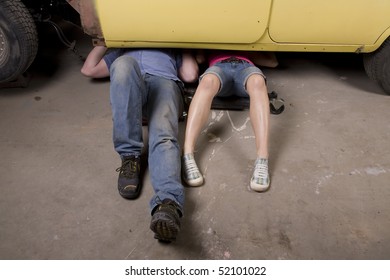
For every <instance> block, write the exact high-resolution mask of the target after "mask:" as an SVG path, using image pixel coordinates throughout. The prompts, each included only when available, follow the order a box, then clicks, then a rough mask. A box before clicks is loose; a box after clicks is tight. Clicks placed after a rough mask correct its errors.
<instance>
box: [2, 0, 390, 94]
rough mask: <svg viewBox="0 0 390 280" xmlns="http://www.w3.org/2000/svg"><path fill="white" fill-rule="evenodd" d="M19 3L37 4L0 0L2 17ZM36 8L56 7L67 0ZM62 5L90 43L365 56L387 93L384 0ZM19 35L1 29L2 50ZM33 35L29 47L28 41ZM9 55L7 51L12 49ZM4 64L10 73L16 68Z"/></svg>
mask: <svg viewBox="0 0 390 280" xmlns="http://www.w3.org/2000/svg"><path fill="white" fill-rule="evenodd" d="M19 2H23V3H24V4H26V5H27V3H35V2H37V1H28V0H1V1H0V4H1V5H2V7H1V9H2V10H4V13H5V8H7V7H8V6H9V5H16V3H19ZM38 2H50V3H51V5H53V3H57V5H59V4H58V3H61V2H65V0H57V1H53V0H52V1H43V0H40V1H38ZM4 3H8V6H6V5H5V4H4ZM65 3H66V4H67V5H68V6H71V7H73V8H74V10H76V11H77V12H78V13H79V14H80V19H81V24H82V27H83V29H84V31H85V32H86V33H87V34H89V35H91V36H92V37H93V38H94V43H95V44H105V45H106V46H108V47H130V48H132V47H169V48H172V47H173V48H201V49H232V50H253V51H275V52H348V53H358V54H363V55H362V56H363V58H364V65H365V69H366V72H367V74H368V76H369V77H370V78H372V79H373V80H375V81H377V82H378V83H379V84H380V86H381V87H382V88H383V90H384V91H385V92H386V93H387V94H390V1H389V0H371V1H367V0H343V1H338V0H328V1H316V0H311V1H310V0H244V1H234V0H223V1H219V0H196V1H195V0H193V1H191V0H188V1H183V0H181V1H179V0H164V1H157V0H156V1H134V0H109V1H108V0H66V2H65ZM20 4H22V3H20ZM30 5H31V4H30ZM40 5H42V4H40ZM18 6H19V5H18ZM8 8H9V7H8ZM30 10H31V9H30ZM20 11H21V9H20V8H19V7H18V15H19V17H15V16H12V18H11V20H9V23H10V24H12V25H15V20H16V19H18V18H20V19H22V20H23V21H25V20H26V17H24V16H22V14H21V12H20ZM10 13H11V12H9V13H8V15H9V14H10ZM0 15H1V12H0ZM6 20H7V19H6ZM5 22H7V21H5ZM29 27H30V29H31V24H30V26H29ZM17 30H20V29H17V28H13V29H10V30H8V29H7V28H4V29H3V31H2V29H1V28H0V43H3V46H7V34H11V35H12V33H13V32H16V31H17ZM31 33H32V32H29V33H28V35H29V37H28V38H29V40H28V41H29V42H30V41H33V40H31ZM8 37H12V36H8ZM14 37H17V36H14ZM14 41H15V40H14ZM20 45H21V46H24V47H25V50H26V52H27V53H28V51H29V50H30V49H31V48H30V47H28V45H27V44H26V42H25V41H24V42H23V44H20ZM1 48H2V47H1V45H0V50H1V52H0V70H1V71H0V72H1V73H6V71H5V70H6V67H3V66H2V64H3V65H6V64H5V63H4V61H6V60H7V59H8V57H11V55H6V54H7V52H6V51H4V50H6V48H4V47H3V49H1ZM9 49H10V51H9V53H11V51H16V50H17V49H16V48H9ZM30 56H31V55H30ZM2 61H3V63H2ZM28 61H31V57H29V59H28ZM9 65H12V66H13V67H15V63H9ZM19 68H20V69H22V68H21V67H19ZM14 76H15V75H14ZM0 77H1V74H0ZM1 80H2V79H0V82H1ZM3 80H5V78H4V77H3Z"/></svg>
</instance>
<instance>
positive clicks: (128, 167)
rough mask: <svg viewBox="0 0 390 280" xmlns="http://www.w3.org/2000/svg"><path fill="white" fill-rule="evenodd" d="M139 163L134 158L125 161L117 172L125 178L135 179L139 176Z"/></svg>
mask: <svg viewBox="0 0 390 280" xmlns="http://www.w3.org/2000/svg"><path fill="white" fill-rule="evenodd" d="M137 166H138V164H137V162H136V161H135V159H133V158H129V159H125V160H124V161H123V163H122V166H121V167H118V168H117V169H116V172H119V173H121V174H123V176H125V177H128V178H133V177H134V175H135V174H137Z"/></svg>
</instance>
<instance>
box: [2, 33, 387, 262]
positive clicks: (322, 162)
mask: <svg viewBox="0 0 390 280" xmlns="http://www.w3.org/2000/svg"><path fill="white" fill-rule="evenodd" d="M73 31H74V30H66V32H67V33H68V34H72V35H74V36H76V38H77V39H79V41H78V44H77V46H78V48H79V50H80V53H81V54H82V55H86V54H87V52H88V50H89V48H90V40H89V38H86V37H84V36H82V35H80V34H78V33H77V31H75V32H73ZM72 39H73V38H72ZM57 41H58V40H57V39H56V37H55V36H51V37H50V36H49V37H48V38H47V40H46V41H45V42H43V43H42V44H41V49H40V53H39V56H38V58H37V60H36V62H35V64H34V65H33V67H32V68H31V70H30V75H31V81H30V84H29V86H28V87H27V88H14V89H10V88H9V89H0V116H1V118H0V127H1V134H0V155H1V161H0V188H1V196H0V258H1V259H389V258H390V219H389V216H390V203H389V201H390V183H389V182H390V157H389V143H388V141H389V138H390V125H389V119H390V110H389V108H390V97H389V96H386V95H383V93H381V90H380V88H379V87H378V86H377V85H376V84H375V83H374V82H372V81H370V80H369V79H368V78H367V77H366V75H365V73H364V70H363V67H362V63H361V60H360V59H361V57H359V56H357V55H339V54H337V55H336V54H323V55H312V54H282V55H279V60H280V62H281V66H280V67H279V68H278V69H273V70H267V69H265V70H264V71H265V73H266V74H267V76H268V81H269V90H270V91H271V90H275V91H276V92H278V94H279V96H280V97H282V98H283V99H284V100H285V101H286V110H285V112H283V113H282V114H281V115H272V116H271V125H270V129H271V141H270V142H271V147H270V154H271V157H270V168H271V176H272V187H271V189H270V190H269V191H268V192H266V193H262V194H258V193H254V192H251V191H249V190H248V184H249V179H250V176H251V174H252V169H253V162H254V160H255V154H254V136H253V132H252V129H251V126H250V122H249V119H248V112H247V111H220V110H215V111H213V112H212V114H211V116H210V122H209V124H208V126H207V128H205V130H204V132H203V133H202V135H201V137H200V139H199V142H198V150H197V154H196V156H197V158H198V159H199V165H200V168H201V169H202V171H203V172H204V175H205V179H206V184H205V185H204V186H203V187H200V188H192V189H191V188H186V205H185V213H186V214H185V217H184V219H183V221H182V232H181V233H180V235H179V237H178V240H177V241H176V242H175V243H172V244H170V245H164V244H160V243H158V242H157V241H156V240H155V239H153V233H152V232H151V231H150V230H149V222H150V216H149V209H148V202H149V199H150V198H151V196H152V194H153V190H152V187H151V185H150V181H149V176H148V172H146V174H145V178H144V188H143V191H142V194H141V196H140V198H139V199H137V200H134V201H128V200H125V199H123V198H121V197H120V196H119V194H118V192H117V187H116V181H117V173H116V172H115V169H116V168H117V167H118V166H119V164H120V162H119V158H118V156H117V155H116V153H115V152H114V150H113V147H112V142H111V131H112V122H111V110H110V105H109V82H108V81H101V82H97V81H91V80H89V79H87V78H85V77H83V76H81V74H80V72H79V69H80V67H81V65H82V62H81V60H79V58H78V57H77V56H75V55H74V54H72V53H71V52H69V51H67V50H66V48H64V47H62V46H61V45H60V44H59V43H58V42H57ZM183 131H184V123H182V124H181V139H182V138H183Z"/></svg>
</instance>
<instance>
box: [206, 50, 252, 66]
mask: <svg viewBox="0 0 390 280" xmlns="http://www.w3.org/2000/svg"><path fill="white" fill-rule="evenodd" d="M237 54H238V55H236V54H235V53H229V52H226V51H222V52H215V53H214V52H212V53H210V55H209V56H208V60H209V66H213V65H214V64H216V63H218V62H221V61H222V60H225V59H228V58H231V57H235V58H238V59H242V60H245V61H247V62H248V63H250V64H252V65H253V62H252V61H250V60H249V59H248V58H246V57H245V56H243V54H242V53H237Z"/></svg>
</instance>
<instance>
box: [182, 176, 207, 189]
mask: <svg viewBox="0 0 390 280" xmlns="http://www.w3.org/2000/svg"><path fill="white" fill-rule="evenodd" d="M183 180H184V182H185V183H186V185H188V186H190V187H200V186H201V185H203V178H198V179H195V180H191V181H187V180H186V179H184V178H183Z"/></svg>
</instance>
